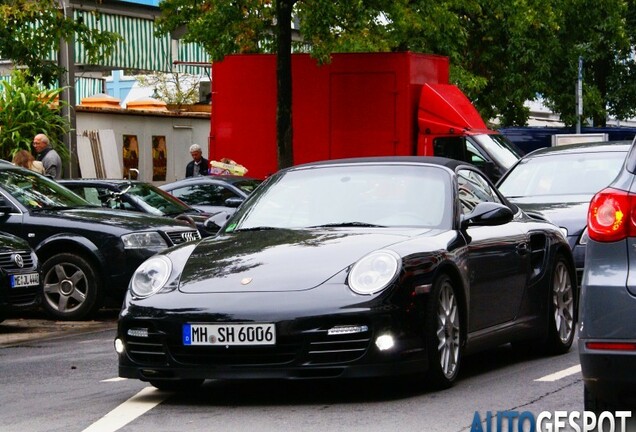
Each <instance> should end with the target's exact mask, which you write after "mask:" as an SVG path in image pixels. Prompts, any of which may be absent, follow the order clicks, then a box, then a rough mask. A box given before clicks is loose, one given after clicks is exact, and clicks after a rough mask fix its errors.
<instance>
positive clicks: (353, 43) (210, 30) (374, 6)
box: [157, 0, 466, 168]
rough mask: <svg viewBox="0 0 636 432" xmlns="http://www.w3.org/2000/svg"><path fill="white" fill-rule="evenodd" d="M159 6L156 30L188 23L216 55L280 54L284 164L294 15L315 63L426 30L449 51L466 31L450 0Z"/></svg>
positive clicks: (169, 2)
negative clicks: (160, 11)
mask: <svg viewBox="0 0 636 432" xmlns="http://www.w3.org/2000/svg"><path fill="white" fill-rule="evenodd" d="M160 7H161V10H162V15H161V17H160V18H159V20H158V21H157V24H158V27H159V30H160V31H162V32H169V31H176V30H182V29H185V33H184V40H185V41H186V42H197V43H199V44H201V45H202V46H203V47H205V49H206V51H207V52H208V53H209V54H210V56H211V58H212V60H213V61H216V60H221V59H222V58H223V57H224V56H225V55H227V54H232V53H247V52H274V53H276V54H277V77H278V78H277V82H278V91H277V94H278V112H277V116H276V117H277V134H278V162H279V166H280V167H281V168H283V167H287V166H290V165H291V164H292V162H293V153H292V139H293V137H292V127H291V125H292V119H291V115H292V113H291V101H292V95H291V88H292V76H291V52H292V34H293V32H292V19H293V18H297V21H296V22H297V23H299V25H300V28H299V31H300V34H301V35H302V38H303V41H304V43H303V46H304V47H305V48H306V49H307V50H308V51H309V52H310V53H311V54H312V55H313V56H314V57H316V58H317V59H318V60H319V61H320V62H326V61H329V55H330V54H331V53H332V52H338V51H387V50H394V49H405V48H406V49H408V48H409V44H403V43H402V42H403V41H404V39H405V38H408V37H411V38H413V39H414V40H420V44H419V46H423V45H424V42H422V41H423V40H424V39H427V37H428V38H432V39H433V41H432V42H430V45H431V46H432V47H433V46H434V47H435V48H440V49H441V48H442V47H445V48H447V49H448V50H449V51H453V50H456V47H457V46H461V45H462V44H463V43H464V39H463V37H465V36H466V34H465V32H463V31H462V28H461V18H460V17H459V16H458V15H457V14H456V13H454V10H455V7H456V5H455V1H450V2H441V3H433V2H431V1H426V0H395V1H388V0H366V1H362V0H357V1H346V2H334V1H331V0H237V1H227V0H163V1H162V2H161V3H160ZM432 24H434V25H432ZM440 30H441V32H440ZM440 33H441V34H440ZM422 34H425V35H427V37H422ZM445 36H448V37H445Z"/></svg>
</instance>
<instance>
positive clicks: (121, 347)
mask: <svg viewBox="0 0 636 432" xmlns="http://www.w3.org/2000/svg"><path fill="white" fill-rule="evenodd" d="M115 351H116V352H117V354H122V353H123V352H124V341H122V340H121V339H119V338H117V339H115Z"/></svg>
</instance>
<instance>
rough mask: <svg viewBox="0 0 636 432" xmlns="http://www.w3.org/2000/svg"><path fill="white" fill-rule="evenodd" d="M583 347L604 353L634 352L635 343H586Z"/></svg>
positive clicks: (635, 348)
mask: <svg viewBox="0 0 636 432" xmlns="http://www.w3.org/2000/svg"><path fill="white" fill-rule="evenodd" d="M585 347H586V348H587V349H593V350H605V351H608V350H609V351H636V343H630V342H586V343H585Z"/></svg>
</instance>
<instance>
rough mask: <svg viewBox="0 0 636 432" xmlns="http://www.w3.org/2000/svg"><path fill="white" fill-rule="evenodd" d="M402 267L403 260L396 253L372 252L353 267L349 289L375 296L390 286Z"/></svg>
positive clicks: (386, 251) (387, 251) (385, 251)
mask: <svg viewBox="0 0 636 432" xmlns="http://www.w3.org/2000/svg"><path fill="white" fill-rule="evenodd" d="M401 266H402V259H401V258H400V257H399V256H398V254H396V253H395V252H392V251H389V250H380V251H375V252H372V253H370V254H369V255H367V256H365V257H364V258H362V259H361V260H359V261H358V262H357V263H355V264H354V265H353V268H352V269H351V273H349V287H350V288H351V289H352V290H353V291H354V292H356V293H358V294H366V295H370V294H375V293H377V292H379V291H382V290H383V289H385V288H386V287H387V286H389V284H390V283H391V282H392V281H393V280H394V279H395V276H396V275H397V274H398V272H399V270H400V268H401Z"/></svg>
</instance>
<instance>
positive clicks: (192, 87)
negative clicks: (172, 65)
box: [137, 72, 201, 106]
mask: <svg viewBox="0 0 636 432" xmlns="http://www.w3.org/2000/svg"><path fill="white" fill-rule="evenodd" d="M137 81H139V84H141V85H142V86H144V87H153V88H154V89H155V93H156V95H157V98H158V99H160V100H162V101H164V102H165V103H167V104H171V105H179V106H181V105H190V104H193V103H196V102H198V101H199V84H200V82H201V77H200V76H196V75H191V74H187V73H179V72H173V73H155V74H151V75H139V76H137Z"/></svg>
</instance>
